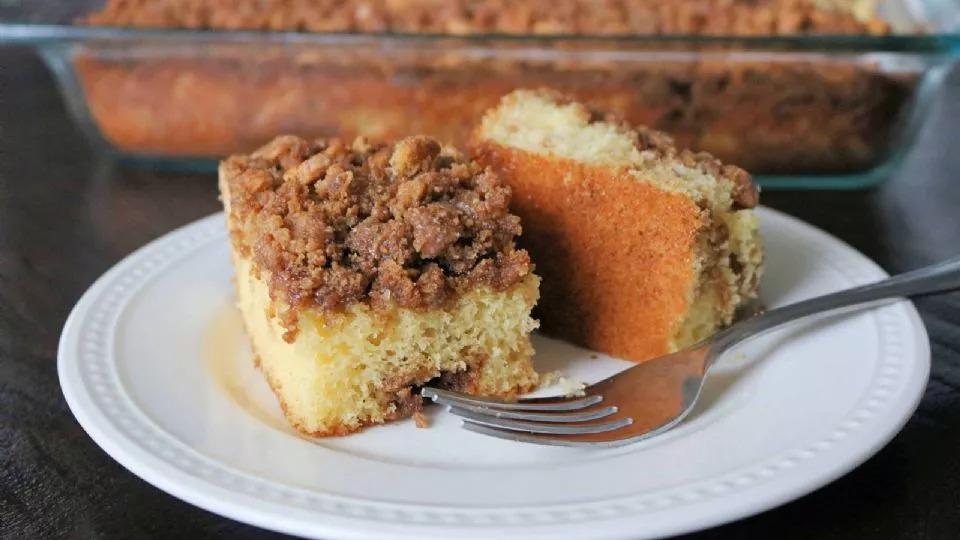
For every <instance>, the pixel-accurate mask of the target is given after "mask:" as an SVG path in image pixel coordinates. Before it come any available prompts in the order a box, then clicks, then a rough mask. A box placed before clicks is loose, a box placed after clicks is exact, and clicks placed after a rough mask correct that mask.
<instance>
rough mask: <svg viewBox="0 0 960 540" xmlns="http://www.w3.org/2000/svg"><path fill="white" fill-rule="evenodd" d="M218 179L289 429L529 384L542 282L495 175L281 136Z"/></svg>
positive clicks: (245, 302) (416, 152) (374, 417)
mask: <svg viewBox="0 0 960 540" xmlns="http://www.w3.org/2000/svg"><path fill="white" fill-rule="evenodd" d="M219 176H220V189H221V196H222V200H223V204H224V208H225V210H226V215H227V224H228V228H229V232H230V239H231V246H232V256H233V262H234V266H235V271H236V288H237V294H238V299H239V307H240V310H241V312H242V315H243V320H244V323H245V326H246V329H247V332H248V334H249V336H250V339H251V341H252V344H253V348H254V351H255V353H256V356H257V362H258V364H259V367H260V369H261V371H262V372H263V374H264V376H265V377H266V379H267V381H268V382H269V384H270V386H271V387H272V389H273V391H274V393H275V394H276V396H277V398H278V399H279V401H280V404H281V406H282V408H283V411H284V413H285V415H286V417H287V419H288V420H289V422H290V423H291V424H292V425H293V426H294V427H295V428H296V429H298V430H299V431H300V432H302V433H304V434H309V435H315V436H324V435H342V434H346V433H350V432H353V431H356V430H358V429H360V428H361V427H363V426H366V425H369V424H376V423H382V422H385V421H387V420H391V419H394V418H398V417H401V416H405V415H409V414H417V413H418V412H419V407H420V404H421V403H420V397H419V395H418V394H417V392H416V390H417V387H419V386H421V385H424V384H427V383H430V384H432V385H435V386H439V387H442V388H448V389H452V390H456V391H460V392H466V393H469V394H477V395H485V396H496V397H503V398H509V397H513V396H516V395H518V394H520V393H523V392H526V391H529V390H531V389H533V387H534V386H536V384H537V380H538V376H537V373H536V372H535V371H534V369H533V366H532V363H531V356H532V354H533V349H532V347H531V345H530V340H529V334H530V332H531V331H532V330H533V329H534V328H535V327H536V326H537V323H536V321H535V320H534V319H532V318H531V316H530V312H531V309H532V308H533V306H534V304H535V303H536V301H537V298H538V285H539V278H538V277H537V276H536V275H535V274H534V273H533V266H532V264H531V261H530V257H529V256H528V254H527V252H526V251H524V250H522V249H518V248H517V247H516V246H515V241H516V238H517V236H518V235H519V234H520V220H519V218H517V217H516V216H515V215H513V214H511V213H510V212H509V210H508V205H509V201H510V190H509V188H507V187H505V186H504V185H502V183H501V181H500V178H499V176H498V175H496V174H494V173H492V172H490V171H486V170H484V169H482V168H481V167H480V166H478V165H477V164H476V163H474V162H471V161H470V160H468V159H466V158H465V157H464V156H463V155H462V154H460V153H458V152H456V151H455V150H453V149H451V148H448V147H443V146H441V145H440V144H439V143H438V142H437V141H435V140H434V139H431V138H428V137H410V138H406V139H403V140H400V141H399V142H397V143H396V144H393V145H388V144H371V143H369V142H367V141H366V140H365V139H362V138H360V139H357V140H355V141H354V142H353V143H343V142H341V141H338V140H325V139H318V140H304V139H301V138H297V137H292V136H284V137H279V138H277V139H275V140H274V141H272V142H271V143H269V144H267V145H266V146H263V147H262V148H260V149H259V150H256V151H255V152H253V153H251V154H249V155H235V156H232V157H230V158H228V159H226V160H224V161H223V162H222V163H221V164H220V169H219ZM418 420H420V417H419V416H418Z"/></svg>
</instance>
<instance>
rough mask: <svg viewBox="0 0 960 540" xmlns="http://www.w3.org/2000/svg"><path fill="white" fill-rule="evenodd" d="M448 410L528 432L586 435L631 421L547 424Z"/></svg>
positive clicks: (480, 421)
mask: <svg viewBox="0 0 960 540" xmlns="http://www.w3.org/2000/svg"><path fill="white" fill-rule="evenodd" d="M450 412H451V413H452V414H455V415H457V416H459V417H461V418H463V420H464V422H471V423H475V424H483V425H485V426H491V427H496V428H503V429H509V430H513V431H526V432H529V433H550V434H554V435H586V434H591V433H605V432H607V431H613V430H616V429H620V428H622V427H626V426H629V425H630V424H632V423H633V419H631V418H621V419H619V420H614V421H612V422H605V423H602V424H549V423H540V422H525V421H522V420H511V419H509V418H496V417H493V416H488V415H486V414H478V413H474V412H471V411H468V410H466V409H461V408H458V407H450Z"/></svg>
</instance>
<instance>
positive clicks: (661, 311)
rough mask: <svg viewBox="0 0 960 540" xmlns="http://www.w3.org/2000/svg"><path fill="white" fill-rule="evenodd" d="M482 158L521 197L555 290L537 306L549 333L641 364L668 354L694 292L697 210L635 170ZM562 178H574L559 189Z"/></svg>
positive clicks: (496, 152) (517, 154)
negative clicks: (632, 172) (642, 178)
mask: <svg viewBox="0 0 960 540" xmlns="http://www.w3.org/2000/svg"><path fill="white" fill-rule="evenodd" d="M474 151H475V154H476V156H477V159H478V161H480V162H481V163H483V164H485V165H489V166H491V167H492V168H493V169H494V170H496V171H500V172H501V173H502V174H503V175H504V178H505V180H506V181H507V182H509V183H510V184H511V186H512V187H513V188H514V190H515V192H516V193H517V197H515V198H514V200H513V209H514V211H515V212H517V214H519V215H522V216H524V227H525V229H526V230H527V234H526V235H524V237H523V238H521V245H522V246H523V247H524V248H526V249H527V250H529V251H530V253H531V255H532V256H533V257H534V258H535V260H536V261H537V273H538V274H539V275H540V276H541V277H543V280H544V283H545V284H547V285H546V286H545V287H544V288H543V291H542V296H541V298H540V302H539V304H538V308H537V313H538V316H539V318H540V321H541V328H542V329H543V331H544V332H546V333H548V334H551V335H554V336H558V337H561V338H563V339H566V340H570V341H573V342H575V343H579V344H583V345H585V346H588V347H590V348H592V349H595V350H600V351H604V352H606V353H608V354H613V355H616V356H620V357H623V358H629V359H633V360H646V359H648V358H652V357H655V356H658V355H661V354H664V353H666V352H668V351H667V344H668V342H669V340H670V338H671V335H672V332H673V331H674V326H675V324H676V321H677V320H680V319H682V318H683V316H684V314H685V313H686V310H687V308H688V298H687V291H689V290H690V289H691V287H692V286H693V283H692V280H693V274H692V273H691V272H690V268H691V265H692V264H693V257H694V249H695V244H696V241H697V238H698V235H699V233H700V231H701V228H702V226H703V217H702V216H701V210H700V208H699V207H698V206H697V204H696V203H695V202H693V201H692V200H690V199H689V198H688V197H686V196H684V195H682V194H677V193H668V192H665V191H662V190H660V189H658V188H656V187H654V186H653V185H651V184H649V183H647V182H637V181H636V180H634V179H633V178H625V177H624V175H627V174H628V173H627V171H626V170H619V171H618V170H617V169H613V168H609V167H594V166H588V165H583V164H580V163H577V162H574V161H571V160H566V159H561V158H557V157H553V156H540V155H536V154H532V153H528V152H523V151H518V150H513V149H510V148H505V147H503V146H500V145H498V144H495V143H489V142H480V143H479V144H477V145H476V146H475V148H474ZM559 178H563V179H568V181H566V182H564V185H563V186H558V185H557V182H556V179H559ZM636 216H643V219H636ZM637 269H646V270H648V271H645V272H642V273H638V272H637Z"/></svg>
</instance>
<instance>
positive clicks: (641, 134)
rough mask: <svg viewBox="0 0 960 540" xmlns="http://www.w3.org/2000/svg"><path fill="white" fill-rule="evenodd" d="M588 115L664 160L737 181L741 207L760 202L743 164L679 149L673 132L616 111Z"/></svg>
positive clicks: (551, 92)
mask: <svg viewBox="0 0 960 540" xmlns="http://www.w3.org/2000/svg"><path fill="white" fill-rule="evenodd" d="M537 91H538V92H541V93H544V94H547V95H548V96H550V97H551V98H552V99H554V100H556V101H557V102H558V103H562V104H569V103H577V102H576V100H574V99H572V98H570V97H569V96H566V95H564V94H562V93H560V92H556V91H554V90H550V89H540V90H537ZM584 114H586V115H589V121H590V122H606V123H609V124H614V125H616V126H618V128H619V131H620V132H621V133H623V134H624V135H625V136H627V137H629V138H631V139H632V140H633V145H634V146H635V147H636V148H637V149H638V150H640V151H644V150H652V151H654V152H656V154H657V155H658V156H659V157H660V159H664V160H666V161H671V162H672V161H678V162H680V163H681V164H683V165H684V166H686V167H691V168H695V169H698V170H700V171H703V172H704V173H706V174H709V175H710V176H713V177H716V178H723V179H726V180H728V181H729V182H730V183H732V184H733V191H732V193H731V195H732V197H733V202H734V205H735V206H736V207H737V208H738V209H742V208H753V207H755V206H757V204H759V203H760V190H759V188H758V187H757V186H756V184H754V183H753V176H751V174H750V173H748V172H747V171H745V170H743V169H741V168H740V167H737V166H736V165H726V164H724V163H723V162H722V161H720V160H719V159H717V158H715V157H714V156H713V154H710V153H708V152H694V151H693V150H690V149H687V148H683V149H678V148H677V146H676V143H675V142H674V140H673V137H671V136H670V135H668V134H666V133H664V132H662V131H658V130H656V129H651V128H649V127H646V126H632V125H630V123H629V122H627V121H625V120H623V119H622V118H621V117H619V116H617V115H615V114H612V113H605V112H600V111H596V110H587V109H586V108H585V107H584Z"/></svg>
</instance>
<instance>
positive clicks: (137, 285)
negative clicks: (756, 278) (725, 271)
mask: <svg viewBox="0 0 960 540" xmlns="http://www.w3.org/2000/svg"><path fill="white" fill-rule="evenodd" d="M759 215H760V218H761V221H762V231H763V233H764V236H765V243H766V246H767V257H768V265H767V277H766V279H765V281H764V283H763V297H764V301H765V302H766V303H767V304H768V305H770V306H777V305H782V304H785V303H789V302H794V301H797V300H801V299H803V298H807V297H810V296H814V295H818V294H822V293H826V292H829V291H832V290H836V289H840V288H845V287H849V286H851V285H854V284H858V283H863V282H868V281H873V280H876V279H879V278H882V277H884V275H885V274H884V272H883V271H882V270H880V269H879V268H878V267H877V266H876V265H875V264H873V263H872V262H870V261H869V260H867V259H866V258H865V257H864V256H862V255H860V254H859V253H857V252H856V251H854V250H853V249H852V248H850V247H848V246H846V245H845V244H843V243H841V242H840V241H838V240H836V239H834V238H832V237H830V236H829V235H827V234H825V233H823V232H821V231H819V230H816V229H814V228H812V227H810V226H809V225H805V224H803V223H801V222H799V221H797V220H795V219H793V218H790V217H788V216H785V215H783V214H780V213H777V212H775V211H772V210H769V209H760V210H759ZM222 220H223V217H222V216H220V215H215V216H210V217H208V218H206V219H203V220H200V221H198V222H196V223H194V224H192V225H189V226H187V227H184V228H182V229H180V230H177V231H175V232H173V233H170V234H168V235H167V236H165V237H163V238H161V239H159V240H157V241H155V242H153V243H151V244H149V245H148V246H146V247H144V248H142V249H141V250H139V251H137V252H136V253H134V254H133V255H131V256H129V257H128V258H127V259H125V260H124V261H123V262H121V263H120V264H118V265H117V266H116V267H114V268H113V269H112V270H110V271H109V272H107V274H106V275H104V276H103V277H102V278H101V279H100V280H98V281H97V282H96V283H95V284H94V285H93V286H92V287H91V288H90V290H89V291H87V293H86V294H85V295H84V296H83V298H82V299H81V300H80V302H79V303H78V304H77V306H76V308H75V309H74V310H73V313H71V315H70V318H69V320H68V321H67V324H66V327H65V328H64V330H63V336H62V338H61V341H60V351H59V363H58V369H59V373H60V383H61V386H62V387H63V392H64V395H65V396H66V398H67V402H68V403H69V404H70V408H71V410H72V411H73V413H74V414H75V415H76V417H77V419H78V420H79V421H80V423H81V424H82V425H83V427H84V429H86V431H87V433H89V434H90V436H91V437H92V438H93V439H94V440H95V441H96V442H97V444H99V445H100V446H101V447H102V448H103V449H104V450H105V451H106V452H107V453H108V454H110V455H111V456H112V457H113V458H114V459H116V460H117V461H119V462H120V463H121V464H123V465H124V466H125V467H126V468H128V469H130V471H132V472H133V473H135V474H137V475H138V476H140V477H142V478H143V479H145V480H146V481H148V482H150V483H152V484H153V485H155V486H157V487H159V488H160V489H162V490H164V491H166V492H168V493H170V494H172V495H174V496H176V497H179V498H181V499H183V500H185V501H187V502H190V503H192V504H195V505H197V506H200V507H202V508H206V509H207V510H210V511H212V512H216V513H218V514H222V515H224V516H227V517H230V518H233V519H236V520H239V521H243V522H246V523H250V524H254V525H258V526H261V527H265V528H268V529H273V530H277V531H283V532H287V533H293V534H298V535H303V536H312V537H334V538H345V537H348V538H370V537H391V538H398V537H404V538H426V537H430V538H451V537H459V538H491V537H493V536H494V535H496V536H497V537H498V538H557V537H564V538H566V537H591V538H602V537H607V538H627V537H630V538H637V537H655V536H663V535H670V534H677V533H681V532H686V531H692V530H696V529H701V528H704V527H709V526H711V525H717V524H720V523H724V522H727V521H731V520H734V519H737V518H741V517H744V516H747V515H751V514H755V513H757V512H760V511H763V510H765V509H768V508H771V507H773V506H776V505H779V504H783V503H785V502H787V501H789V500H792V499H795V498H797V497H799V496H801V495H804V494H805V493H808V492H810V491H812V490H814V489H816V488H818V487H820V486H822V485H824V484H826V483H828V482H830V481H831V480H833V479H835V478H837V477H838V476H840V475H842V474H844V473H846V472H848V471H849V470H850V469H852V468H853V467H855V466H857V465H858V464H860V463H861V462H863V461H864V460H865V459H866V458H868V457H869V456H870V455H872V454H873V453H874V452H876V451H877V450H878V449H879V448H880V447H881V446H883V445H884V444H885V443H886V442H887V441H889V440H890V438H891V437H893V435H894V434H895V433H896V432H897V431H898V430H899V429H900V427H901V426H902V425H903V423H904V422H905V421H906V420H907V418H908V417H909V416H910V414H911V413H912V412H913V410H914V408H915V407H916V405H917V402H918V400H919V398H920V396H921V394H922V392H923V389H924V386H925V384H926V381H927V375H928V372H929V367H930V353H929V346H928V342H927V336H926V332H925V331H924V328H923V325H922V323H921V322H920V319H919V317H918V316H917V313H916V311H915V310H914V308H913V306H912V305H911V304H909V303H907V302H898V303H893V304H888V305H886V306H885V307H882V308H879V309H875V310H873V311H864V312H860V313H858V314H853V315H846V316H842V317H841V316H835V317H833V318H831V319H829V320H828V321H823V320H821V321H819V322H814V323H810V324H806V325H797V326H793V327H790V328H789V329H786V330H783V331H779V332H776V333H773V334H770V335H769V336H765V337H763V338H761V339H759V340H757V341H755V342H752V343H749V344H747V345H745V346H744V347H743V348H742V349H740V351H739V352H734V353H732V354H730V355H728V356H727V357H725V358H724V359H723V360H722V361H721V363H720V364H718V366H717V367H716V370H715V372H713V373H712V376H711V377H710V378H709V382H708V384H707V387H706V389H705V394H704V396H703V398H702V400H701V401H702V402H701V404H700V405H699V407H698V410H697V411H696V412H695V413H694V414H693V415H692V417H691V418H690V419H689V420H688V421H686V422H684V423H683V424H682V425H681V426H680V427H678V428H677V429H675V430H673V431H671V432H669V433H667V434H665V435H663V436H660V437H658V438H655V439H653V440H650V441H647V442H642V443H639V444H636V445H633V446H629V447H626V448H619V449H610V450H583V449H570V448H554V447H541V446H533V445H524V444H519V443H513V442H508V441H503V440H499V439H493V438H487V437H483V436H480V435H476V434H472V433H469V432H467V431H464V430H462V429H460V428H459V422H458V421H457V420H455V419H454V418H453V417H450V416H448V415H446V414H443V413H442V411H440V410H437V408H431V409H432V411H431V413H430V415H431V417H432V422H433V426H432V427H431V428H429V429H417V428H416V427H414V425H413V423H412V422H411V421H401V422H397V423H394V424H391V425H387V426H383V427H377V428H373V429H368V430H366V431H364V432H362V433H360V434H357V435H353V436H349V437H344V438H333V439H321V440H316V441H311V440H307V439H304V438H301V437H298V436H297V435H296V434H295V433H294V432H293V431H292V430H291V429H290V428H289V427H287V425H286V424H285V422H284V421H283V419H282V417H281V415H280V411H279V408H278V407H277V404H276V402H275V400H274V399H273V396H272V395H271V394H270V392H269V390H268V389H267V386H266V384H264V383H263V381H262V380H261V379H260V377H259V375H258V374H257V372H256V371H255V370H254V369H253V367H252V363H251V355H250V351H249V347H248V346H247V344H246V341H245V338H244V336H243V335H242V333H241V331H240V325H239V323H238V318H237V315H236V314H235V313H233V311H232V308H231V307H230V304H231V301H232V296H233V294H232V290H231V287H232V285H231V281H230V277H231V274H232V270H231V267H230V263H229V259H228V247H227V239H226V235H225V233H224V228H223V223H222ZM535 345H536V346H537V350H538V356H537V362H538V363H540V366H541V368H544V369H553V368H555V367H560V368H562V369H563V370H564V371H565V372H566V373H567V374H568V375H571V376H572V377H573V378H576V379H580V380H585V381H587V382H592V381H594V380H598V379H600V378H601V377H603V376H605V375H606V374H609V373H611V372H613V371H616V370H618V369H621V368H623V367H626V366H627V365H628V364H626V363H625V362H622V361H620V360H615V359H609V358H603V357H600V358H591V356H593V355H591V354H590V352H589V351H584V350H580V349H576V348H574V347H571V346H568V345H564V344H562V343H559V342H556V341H552V340H549V339H545V338H537V339H536V343H535Z"/></svg>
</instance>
